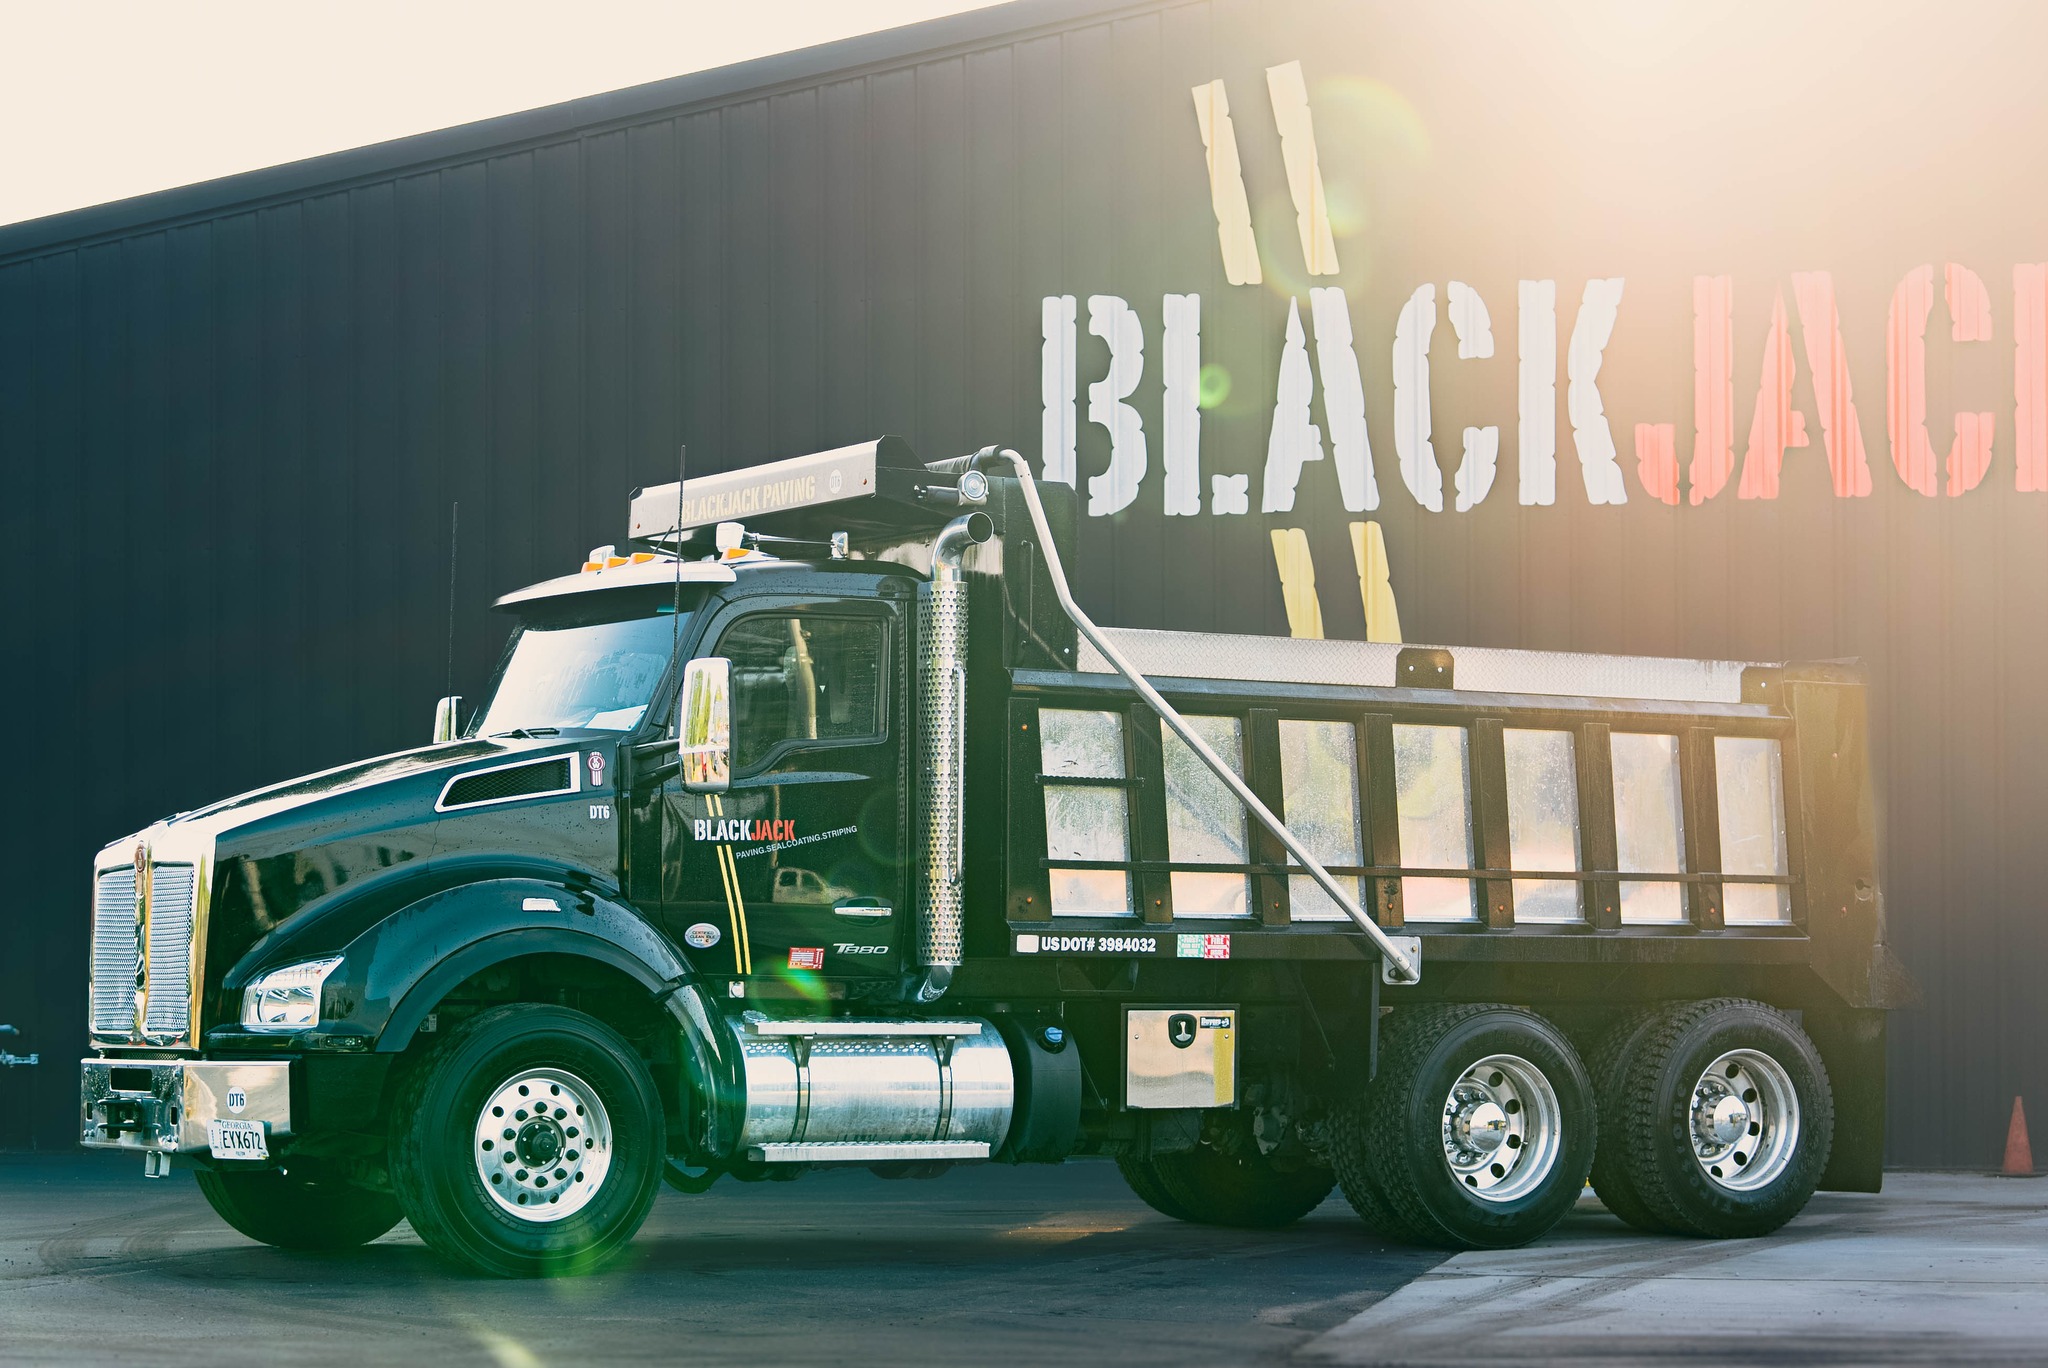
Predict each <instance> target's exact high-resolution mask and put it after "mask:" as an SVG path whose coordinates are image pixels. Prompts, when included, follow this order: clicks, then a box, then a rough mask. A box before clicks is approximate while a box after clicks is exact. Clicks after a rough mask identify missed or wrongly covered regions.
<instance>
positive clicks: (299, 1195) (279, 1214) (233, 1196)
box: [198, 1161, 404, 1249]
mask: <svg viewBox="0 0 2048 1368" xmlns="http://www.w3.org/2000/svg"><path fill="white" fill-rule="evenodd" d="M198 1177H199V1191H200V1192H201V1193H202V1194H204V1196H205V1197H206V1200H207V1203H208V1204H209V1205H211V1206H212V1207H213V1209H214V1211H216V1212H217V1213H219V1215H220V1218H221V1219H222V1220H223V1221H226V1222H227V1223H228V1224H229V1225H231V1226H233V1227H234V1228H235V1229H236V1230H239V1231H241V1232H242V1233H243V1234H244V1235H247V1236H248V1237H249V1238H250V1239H252V1240H255V1241H257V1242H258V1243H260V1244H267V1245H276V1246H277V1247H278V1248H279V1249H353V1248H355V1247H356V1246H357V1245H361V1244H368V1243H369V1242H370V1241H372V1240H374V1239H376V1238H377V1237H378V1236H379V1235H382V1234H384V1233H385V1232H386V1231H388V1230H390V1229H391V1227H393V1226H395V1225H397V1224H398V1223H399V1221H400V1220H402V1219H403V1217H404V1213H402V1212H401V1211H400V1210H399V1209H398V1199H397V1198H395V1197H393V1196H392V1195H391V1194H390V1193H388V1192H377V1191H375V1190H373V1189H371V1188H366V1187H363V1186H361V1185H360V1184H357V1183H352V1182H348V1181H346V1180H345V1179H343V1178H342V1177H341V1176H340V1173H339V1170H337V1169H334V1168H331V1167H329V1166H327V1165H324V1164H320V1163H318V1162H316V1161H307V1162H305V1163H297V1164H288V1165H287V1166H286V1167H284V1168H282V1169H259V1170H255V1171H244V1172H235V1171H231V1170H226V1169H201V1170H200V1171H199V1175H198Z"/></svg>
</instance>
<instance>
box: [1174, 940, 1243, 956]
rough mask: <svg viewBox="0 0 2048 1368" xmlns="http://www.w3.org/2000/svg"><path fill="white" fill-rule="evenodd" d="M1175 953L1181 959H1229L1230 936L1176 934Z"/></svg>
mask: <svg viewBox="0 0 2048 1368" xmlns="http://www.w3.org/2000/svg"><path fill="white" fill-rule="evenodd" d="M1174 940H1175V944H1174V954H1175V955H1176V956H1177V957H1179V958H1181V959H1229V958H1230V937H1229V936H1227V935H1223V936H1210V935H1203V936H1186V935H1183V936H1176V937H1175V938H1174Z"/></svg>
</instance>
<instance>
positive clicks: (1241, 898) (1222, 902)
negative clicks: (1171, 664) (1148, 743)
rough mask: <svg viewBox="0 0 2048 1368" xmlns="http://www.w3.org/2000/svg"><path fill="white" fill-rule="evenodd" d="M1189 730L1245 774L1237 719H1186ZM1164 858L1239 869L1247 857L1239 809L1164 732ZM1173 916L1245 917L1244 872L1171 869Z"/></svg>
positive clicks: (1248, 882) (1217, 781) (1248, 899)
mask: <svg viewBox="0 0 2048 1368" xmlns="http://www.w3.org/2000/svg"><path fill="white" fill-rule="evenodd" d="M1187 723H1188V726H1189V727H1190V728H1192V729H1193V731H1194V733H1195V735H1197V736H1199V737H1201V738H1202V740H1203V741H1205V742H1207V743H1208V746H1209V749H1211V750H1213V751H1215V752H1216V753H1217V754H1218V755H1220V756H1222V757H1223V759H1224V760H1225V761H1226V762H1227V763H1228V764H1229V765H1230V767H1231V768H1232V769H1233V770H1236V771H1237V772H1238V773H1239V774H1240V775H1242V774H1243V773H1244V721H1243V719H1241V718H1236V717H1189V718H1188V719H1187ZM1163 739H1164V742H1165V752H1166V753H1165V756H1164V759H1165V762H1166V857H1167V858H1168V859H1169V860H1172V861H1175V862H1187V863H1192V864H1244V863H1245V862H1246V861H1248V860H1249V859H1250V858H1251V845H1250V842H1249V840H1248V839H1247V838H1246V834H1245V826H1244V823H1245V814H1244V805H1243V804H1242V803H1240V802H1239V801H1238V799H1237V795H1236V794H1234V793H1232V792H1231V791H1230V787H1229V785H1227V784H1225V783H1224V782H1223V781H1222V780H1221V779H1218V778H1217V777H1216V775H1215V773H1214V771H1212V770H1211V769H1210V768H1209V767H1208V766H1207V765H1205V764H1203V763H1202V759H1201V757H1200V756H1198V755H1196V754H1195V752H1194V751H1193V750H1192V749H1191V748H1190V747H1189V746H1188V744H1187V743H1186V742H1184V741H1182V740H1181V739H1180V737H1178V736H1176V735H1175V734H1174V733H1173V732H1171V731H1167V732H1166V733H1165V734H1164V738H1163ZM1172 885H1173V915H1174V916H1175V917H1176V918H1179V917H1248V916H1250V915H1251V911H1252V906H1251V879H1250V877H1249V876H1248V875H1245V874H1243V873H1232V874H1224V873H1216V874H1210V873H1205V872H1203V871H1201V870H1192V869H1176V870H1174V871H1173V874H1172Z"/></svg>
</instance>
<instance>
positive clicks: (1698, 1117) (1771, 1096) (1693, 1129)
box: [1688, 1050, 1799, 1192]
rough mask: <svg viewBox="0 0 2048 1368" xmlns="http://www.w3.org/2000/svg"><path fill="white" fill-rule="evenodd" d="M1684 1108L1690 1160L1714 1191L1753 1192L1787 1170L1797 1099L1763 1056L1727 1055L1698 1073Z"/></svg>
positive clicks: (1780, 1070) (1795, 1140) (1779, 1069)
mask: <svg viewBox="0 0 2048 1368" xmlns="http://www.w3.org/2000/svg"><path fill="white" fill-rule="evenodd" d="M1688 1105H1689V1107H1690V1109H1691V1110H1690V1114H1689V1116H1688V1121H1689V1131H1690V1136H1691V1140H1692V1157H1693V1159H1694V1160H1695V1161H1696V1162H1697V1163H1698V1164H1699V1166H1700V1171H1701V1172H1702V1173H1704V1174H1706V1175H1707V1181H1708V1182H1710V1183H1712V1184H1714V1186H1716V1187H1719V1188H1724V1189H1726V1190H1727V1191H1729V1192H1754V1191H1756V1190H1757V1189H1758V1188H1761V1187H1767V1186H1769V1185H1770V1184H1771V1183H1772V1182H1774V1181H1776V1179H1777V1178H1778V1176H1779V1175H1780V1174H1782V1173H1784V1171H1785V1170H1786V1169H1787V1168H1789V1167H1791V1164H1792V1155H1793V1153H1794V1152H1795V1151H1796V1150H1797V1149H1798V1147H1799V1094H1798V1092H1797V1091H1796V1090H1794V1088H1793V1087H1792V1076H1791V1075H1790V1074H1788V1073H1786V1072H1785V1066H1784V1065H1782V1064H1780V1063H1779V1062H1778V1061H1777V1060H1775V1059H1773V1058H1771V1057H1770V1056H1769V1055H1767V1054H1764V1053H1763V1052H1762V1051H1760V1050H1730V1051H1728V1053H1726V1054H1724V1055H1722V1056H1721V1057H1720V1058H1719V1059H1716V1060H1715V1061H1714V1062H1713V1063H1711V1064H1709V1065H1708V1066H1707V1067H1706V1069H1705V1070H1704V1071H1702V1072H1701V1074H1700V1076H1699V1078H1698V1080H1697V1081H1696V1082H1694V1084H1693V1085H1692V1098H1691V1100H1690V1102H1689V1104H1688Z"/></svg>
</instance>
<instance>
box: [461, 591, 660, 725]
mask: <svg viewBox="0 0 2048 1368" xmlns="http://www.w3.org/2000/svg"><path fill="white" fill-rule="evenodd" d="M682 625H683V624H681V623H678V622H677V621H676V619H675V617H674V616H673V615H672V614H671V613H669V612H662V613H660V614H658V615H650V616H646V617H633V618H626V619H623V620H620V621H615V622H577V623H563V624H549V623H538V622H529V623H527V624H526V625H525V626H523V627H521V628H520V630H519V633H518V635H516V636H514V637H513V638H512V646H511V649H510V650H509V651H507V652H506V655H505V665H504V669H503V670H502V671H501V672H500V673H499V676H498V687H497V688H496V689H495V690H494V691H493V692H492V694H491V699H490V702H489V703H488V704H486V705H485V707H484V710H483V713H482V715H481V716H479V717H478V718H477V721H476V723H475V725H474V728H473V734H475V735H477V736H502V735H504V734H505V733H506V732H514V731H539V730H541V729H543V728H554V729H557V730H567V729H569V728H572V727H581V728H589V729H591V730H594V731H631V730H632V729H633V727H635V726H636V725H638V723H639V721H640V715H641V714H642V713H644V712H646V711H647V705H648V703H649V702H650V701H651V700H652V699H653V697H654V686H655V685H656V684H657V683H659V682H660V680H661V675H662V671H663V670H665V669H666V668H667V667H668V660H669V653H670V651H671V649H672V648H673V647H674V645H675V639H676V633H677V631H678V630H679V629H680V627H681V626H682Z"/></svg>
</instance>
